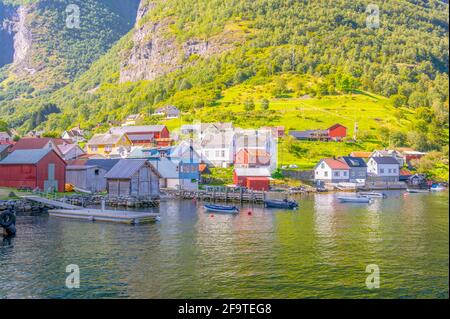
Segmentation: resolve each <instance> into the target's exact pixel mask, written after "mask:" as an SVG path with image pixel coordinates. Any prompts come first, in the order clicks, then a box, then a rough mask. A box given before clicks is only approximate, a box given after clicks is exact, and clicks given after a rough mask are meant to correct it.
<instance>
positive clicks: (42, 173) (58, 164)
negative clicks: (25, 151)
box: [37, 152, 66, 192]
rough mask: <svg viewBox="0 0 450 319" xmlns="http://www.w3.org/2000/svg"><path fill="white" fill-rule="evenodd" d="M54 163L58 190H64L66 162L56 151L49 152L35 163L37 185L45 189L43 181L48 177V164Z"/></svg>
mask: <svg viewBox="0 0 450 319" xmlns="http://www.w3.org/2000/svg"><path fill="white" fill-rule="evenodd" d="M50 164H54V165H55V176H54V178H55V180H56V181H57V182H58V192H64V191H65V185H66V162H64V160H63V159H62V158H61V157H59V156H58V155H57V154H56V153H54V152H50V153H48V154H47V155H46V156H45V157H44V158H42V159H41V161H40V162H39V163H38V164H37V181H38V182H37V187H39V189H41V190H45V182H46V181H47V180H48V179H49V165H50Z"/></svg>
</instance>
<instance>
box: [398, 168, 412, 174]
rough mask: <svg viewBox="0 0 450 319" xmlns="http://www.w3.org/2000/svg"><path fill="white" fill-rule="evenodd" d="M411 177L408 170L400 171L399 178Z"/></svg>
mask: <svg viewBox="0 0 450 319" xmlns="http://www.w3.org/2000/svg"><path fill="white" fill-rule="evenodd" d="M411 175H412V173H411V172H410V171H409V170H407V169H405V168H402V169H400V176H411Z"/></svg>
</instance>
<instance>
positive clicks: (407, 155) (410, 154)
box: [402, 150, 427, 165]
mask: <svg viewBox="0 0 450 319" xmlns="http://www.w3.org/2000/svg"><path fill="white" fill-rule="evenodd" d="M402 154H403V161H404V163H406V164H408V165H411V164H412V162H413V161H418V160H420V159H421V158H422V157H424V156H425V155H427V153H424V152H418V151H414V150H408V151H403V152H402Z"/></svg>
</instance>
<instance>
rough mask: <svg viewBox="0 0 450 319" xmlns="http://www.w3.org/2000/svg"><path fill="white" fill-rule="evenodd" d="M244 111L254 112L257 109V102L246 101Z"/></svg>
mask: <svg viewBox="0 0 450 319" xmlns="http://www.w3.org/2000/svg"><path fill="white" fill-rule="evenodd" d="M244 109H245V110H246V111H247V112H249V111H253V110H254V109H255V102H254V101H253V99H251V98H248V99H247V100H245V102H244Z"/></svg>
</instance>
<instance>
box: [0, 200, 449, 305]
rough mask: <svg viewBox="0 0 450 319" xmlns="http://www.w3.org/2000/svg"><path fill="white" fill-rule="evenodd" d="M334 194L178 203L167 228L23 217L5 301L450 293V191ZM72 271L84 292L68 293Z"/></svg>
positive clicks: (2, 262)
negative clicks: (369, 279) (377, 276)
mask: <svg viewBox="0 0 450 319" xmlns="http://www.w3.org/2000/svg"><path fill="white" fill-rule="evenodd" d="M336 197H337V194H318V195H314V196H309V197H301V198H300V201H301V205H300V208H299V210H297V211H282V210H277V209H275V210H272V209H263V208H262V207H261V206H255V207H249V206H244V207H243V208H242V210H241V213H240V214H239V215H238V216H229V215H221V214H210V213H206V212H205V211H204V210H203V208H202V205H201V204H199V203H196V202H195V201H169V202H164V203H162V204H161V207H160V208H159V209H156V210H157V211H158V210H159V211H160V213H161V216H162V217H161V222H160V223H156V224H151V225H140V226H135V227H130V226H126V225H116V224H109V223H89V222H79V221H68V220H62V219H58V218H51V217H48V216H41V217H39V216H19V217H18V225H17V226H18V236H17V237H16V238H14V239H12V240H11V241H10V242H8V241H4V242H3V244H2V245H1V246H0V297H3V298H5V297H6V298H14V297H19V298H55V297H58V298H59V297H63V298H114V297H129V298H177V297H178V298H233V297H237V298H239V297H241V298H314V297H318V298H371V297H376V298H396V297H402V298H418V297H420V298H448V270H449V265H448V261H449V250H448V238H449V237H448V235H449V234H448V193H440V194H410V195H403V193H401V192H390V193H389V198H388V199H384V200H381V199H377V200H375V202H374V203H373V204H371V205H365V204H342V203H339V202H338V201H337V199H336ZM249 211H251V212H252V213H251V214H248V212H249ZM69 264H77V265H79V267H80V272H81V287H80V289H78V290H69V289H67V288H65V279H66V276H67V274H66V273H65V268H66V266H67V265H69ZM368 264H377V265H378V266H379V267H380V270H381V288H380V289H378V290H368V289H367V288H366V286H365V279H366V276H367V275H368V274H366V273H365V269H366V266H367V265H368Z"/></svg>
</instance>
